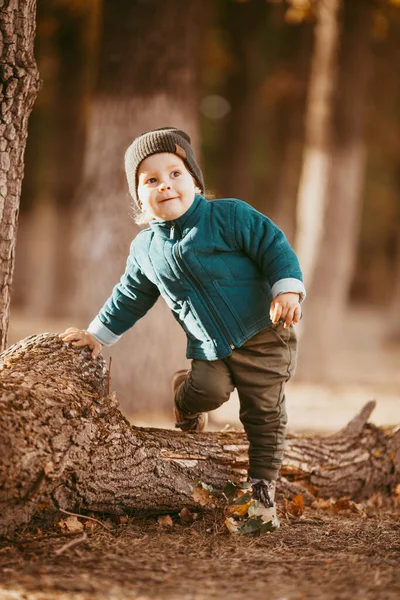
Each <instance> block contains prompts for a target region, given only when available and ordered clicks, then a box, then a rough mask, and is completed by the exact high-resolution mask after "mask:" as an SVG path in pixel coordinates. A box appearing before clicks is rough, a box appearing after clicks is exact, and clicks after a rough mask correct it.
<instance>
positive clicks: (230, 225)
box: [88, 195, 305, 360]
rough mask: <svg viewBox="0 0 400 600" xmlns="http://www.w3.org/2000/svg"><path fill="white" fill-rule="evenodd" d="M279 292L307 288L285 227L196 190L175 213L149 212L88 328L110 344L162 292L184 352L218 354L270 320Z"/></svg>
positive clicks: (228, 350) (239, 203)
mask: <svg viewBox="0 0 400 600" xmlns="http://www.w3.org/2000/svg"><path fill="white" fill-rule="evenodd" d="M283 292H299V293H300V294H301V295H302V297H304V296H305V290H304V285H303V283H302V274H301V270H300V267H299V263H298V260H297V257H296V255H295V253H294V251H293V250H292V249H291V247H290V245H289V242H288V241H287V239H286V237H285V236H284V234H283V233H282V231H281V230H280V229H279V228H278V227H277V226H276V225H275V224H274V223H273V222H272V221H271V220H270V219H268V218H267V217H265V216H264V215H262V214H261V213H259V212H258V211H256V210H255V209H254V208H252V207H251V206H249V205H248V204H246V203H245V202H242V201H241V200H235V199H231V198H229V199H221V200H214V201H211V202H209V201H207V200H206V199H205V198H204V197H203V196H201V195H196V196H195V199H194V202H193V204H192V205H191V206H190V208H189V209H188V210H187V211H186V213H185V214H183V215H182V216H181V217H179V219H177V220H176V221H159V220H154V221H152V222H151V223H150V227H149V228H147V229H145V230H144V231H141V232H140V233H139V234H138V235H137V236H136V238H135V239H134V241H133V242H132V244H131V248H130V254H129V257H128V260H127V263H126V269H125V273H124V274H123V276H122V277H121V280H120V282H119V283H118V284H117V285H116V286H115V288H114V290H113V293H112V295H111V296H110V298H109V299H108V300H107V302H106V303H105V304H104V306H103V308H102V309H101V311H100V312H99V314H98V316H97V317H96V318H95V319H94V321H92V323H91V324H90V326H89V328H88V330H89V331H90V332H91V333H92V334H93V335H94V336H95V337H96V338H97V339H98V340H99V341H100V342H101V343H102V344H104V345H111V344H113V343H115V342H116V341H118V339H119V338H120V336H121V335H122V334H123V333H124V332H125V331H126V330H127V329H129V328H130V327H132V325H134V324H135V323H136V321H138V320H139V319H140V318H141V317H143V315H145V314H146V312H147V311H148V310H149V309H150V308H151V307H152V306H153V304H154V303H155V301H156V300H157V298H158V296H159V295H160V294H161V296H162V297H163V298H164V300H165V301H166V303H167V304H168V306H169V307H170V309H171V311H172V314H173V315H174V317H175V318H176V320H177V321H178V323H179V324H180V325H181V326H182V327H183V329H184V331H185V333H186V336H187V341H188V343H187V353H186V356H187V358H199V359H205V360H217V359H220V358H225V357H226V356H229V354H231V352H232V349H233V348H235V347H240V346H241V345H242V344H244V342H245V341H246V340H248V339H249V338H251V337H252V336H253V335H255V334H256V333H257V332H259V331H260V330H262V329H264V328H265V327H269V326H270V325H271V320H270V318H269V307H270V302H271V300H272V298H273V297H275V296H277V295H278V294H280V293H283Z"/></svg>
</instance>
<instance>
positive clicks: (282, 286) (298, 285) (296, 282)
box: [272, 277, 306, 302]
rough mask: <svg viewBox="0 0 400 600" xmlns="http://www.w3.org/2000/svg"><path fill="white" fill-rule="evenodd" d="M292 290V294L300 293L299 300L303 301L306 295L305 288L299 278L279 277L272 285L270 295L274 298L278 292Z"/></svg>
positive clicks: (283, 292) (285, 292)
mask: <svg viewBox="0 0 400 600" xmlns="http://www.w3.org/2000/svg"><path fill="white" fill-rule="evenodd" d="M288 292H292V293H293V294H300V298H299V302H303V300H304V299H305V297H306V288H305V287H304V284H303V282H302V281H300V279H295V278H294V277H287V278H285V279H280V280H279V281H277V282H276V283H274V285H273V286H272V297H273V298H276V296H279V295H280V294H287V293H288Z"/></svg>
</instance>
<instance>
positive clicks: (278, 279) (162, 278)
mask: <svg viewBox="0 0 400 600" xmlns="http://www.w3.org/2000/svg"><path fill="white" fill-rule="evenodd" d="M125 168H126V174H127V179H128V184H129V190H130V192H131V195H132V197H133V199H134V201H135V203H136V206H137V213H138V218H137V221H138V222H148V223H149V224H150V227H148V228H147V229H145V230H143V231H141V232H140V233H139V234H138V235H137V236H136V238H135V239H134V241H133V242H132V244H131V248H130V254H129V257H128V260H127V264H126V269H125V273H124V274H123V276H122V277H121V280H120V282H119V283H118V284H117V285H116V286H115V288H114V290H113V293H112V295H111V296H110V298H109V299H108V300H107V302H106V303H105V305H104V306H103V308H102V309H101V310H100V312H99V314H98V315H97V317H96V318H95V319H94V320H93V321H92V323H91V324H90V325H89V327H88V329H87V331H84V330H78V329H76V328H70V329H67V331H66V332H64V333H63V334H61V335H60V337H61V338H62V339H63V340H64V341H65V342H73V345H74V346H85V345H87V346H89V347H90V348H91V349H92V357H93V358H96V357H97V356H98V354H99V352H100V351H101V348H102V346H103V345H107V346H108V345H111V344H114V343H115V342H117V341H118V339H119V338H120V337H121V335H122V334H123V333H124V332H125V331H127V330H128V329H129V328H130V327H132V326H133V325H134V324H135V323H136V322H137V321H138V319H140V318H141V317H143V316H144V315H145V313H146V312H147V311H148V310H149V309H150V308H151V307H152V306H153V304H154V303H155V301H156V300H157V298H158V296H159V295H160V294H161V295H162V296H163V298H164V300H165V301H166V302H167V304H168V306H169V307H170V309H171V310H172V312H173V315H174V317H175V318H176V319H177V321H178V322H179V324H180V325H181V326H182V327H183V329H184V330H185V333H186V336H187V358H190V359H192V366H191V369H190V371H179V372H178V373H176V374H175V375H174V377H173V389H174V400H175V417H176V421H177V423H176V426H177V427H179V428H181V429H182V430H183V431H187V432H199V431H203V430H204V428H205V426H206V413H207V412H208V411H210V410H213V409H215V408H218V407H219V406H221V404H222V403H224V402H226V401H227V400H228V399H229V395H230V393H231V392H232V391H233V389H234V388H235V387H236V388H237V390H238V395H239V399H240V419H241V422H242V423H243V426H244V429H245V431H246V433H247V437H248V440H249V472H248V473H249V479H250V481H251V483H252V489H253V495H254V497H255V498H256V499H258V500H259V501H260V503H261V505H262V506H263V507H264V509H265V512H264V516H266V517H267V520H270V519H271V520H272V519H273V518H276V509H275V502H274V497H275V482H276V479H277V477H278V472H279V468H280V466H281V463H282V455H283V449H284V437H285V425H286V422H287V418H286V411H285V395H284V385H285V382H286V381H287V380H288V379H289V378H290V377H291V375H292V374H293V372H294V369H295V362H296V349H297V344H296V337H295V334H294V330H293V324H296V323H298V321H299V320H300V318H301V308H300V301H301V300H302V299H304V297H305V289H304V285H303V283H302V275H301V271H300V267H299V263H298V260H297V257H296V255H295V253H294V252H293V250H292V249H291V247H290V245H289V243H288V241H287V240H286V238H285V236H284V235H283V233H282V232H281V231H280V230H279V229H278V227H277V226H276V225H275V224H274V223H272V221H271V220H270V219H268V218H267V217H265V216H264V215H262V214H261V213H259V212H258V211H256V210H255V209H253V208H252V207H251V206H249V205H248V204H246V203H245V202H242V201H241V200H236V199H231V198H229V199H221V200H214V201H212V202H208V201H207V200H206V199H205V198H204V197H203V195H202V194H203V193H204V182H203V176H202V172H201V170H200V168H199V166H198V164H197V162H196V159H195V156H194V153H193V149H192V147H191V145H190V137H189V136H188V135H187V134H186V133H185V132H183V131H180V130H178V129H175V128H172V127H167V128H163V129H157V130H154V131H149V132H147V133H144V134H142V135H140V136H139V137H138V138H136V139H135V140H134V141H133V143H132V144H131V146H130V147H129V148H128V150H127V152H126V155H125Z"/></svg>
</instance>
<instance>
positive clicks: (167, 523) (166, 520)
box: [157, 515, 174, 527]
mask: <svg viewBox="0 0 400 600" xmlns="http://www.w3.org/2000/svg"><path fill="white" fill-rule="evenodd" d="M157 522H158V524H159V525H160V526H161V527H173V525H174V524H173V522H172V519H171V516H170V515H160V516H159V517H158V519H157Z"/></svg>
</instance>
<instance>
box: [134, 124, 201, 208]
mask: <svg viewBox="0 0 400 600" xmlns="http://www.w3.org/2000/svg"><path fill="white" fill-rule="evenodd" d="M159 152H171V153H172V154H176V155H177V156H179V158H181V159H182V160H183V162H184V163H185V166H186V168H187V170H188V171H189V173H191V175H192V176H193V177H194V179H195V181H196V183H197V185H198V186H199V188H200V190H201V192H202V193H204V181H203V174H202V172H201V169H200V167H199V165H198V164H197V162H196V158H195V155H194V152H193V148H192V146H191V145H190V137H189V135H188V134H187V133H185V132H184V131H182V130H181V129H176V128H175V127H163V128H162V129H154V130H152V131H147V132H146V133H142V134H141V135H139V136H138V137H137V138H135V139H134V140H133V142H132V144H131V145H130V146H129V148H128V150H127V151H126V153H125V171H126V177H127V179H128V186H129V191H130V193H131V196H132V198H133V199H134V200H135V202H136V204H137V205H138V206H140V204H139V198H138V195H137V185H138V177H137V174H138V169H139V165H140V163H141V162H142V161H143V160H144V159H145V158H147V157H148V156H151V155H152V154H158V153H159Z"/></svg>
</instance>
